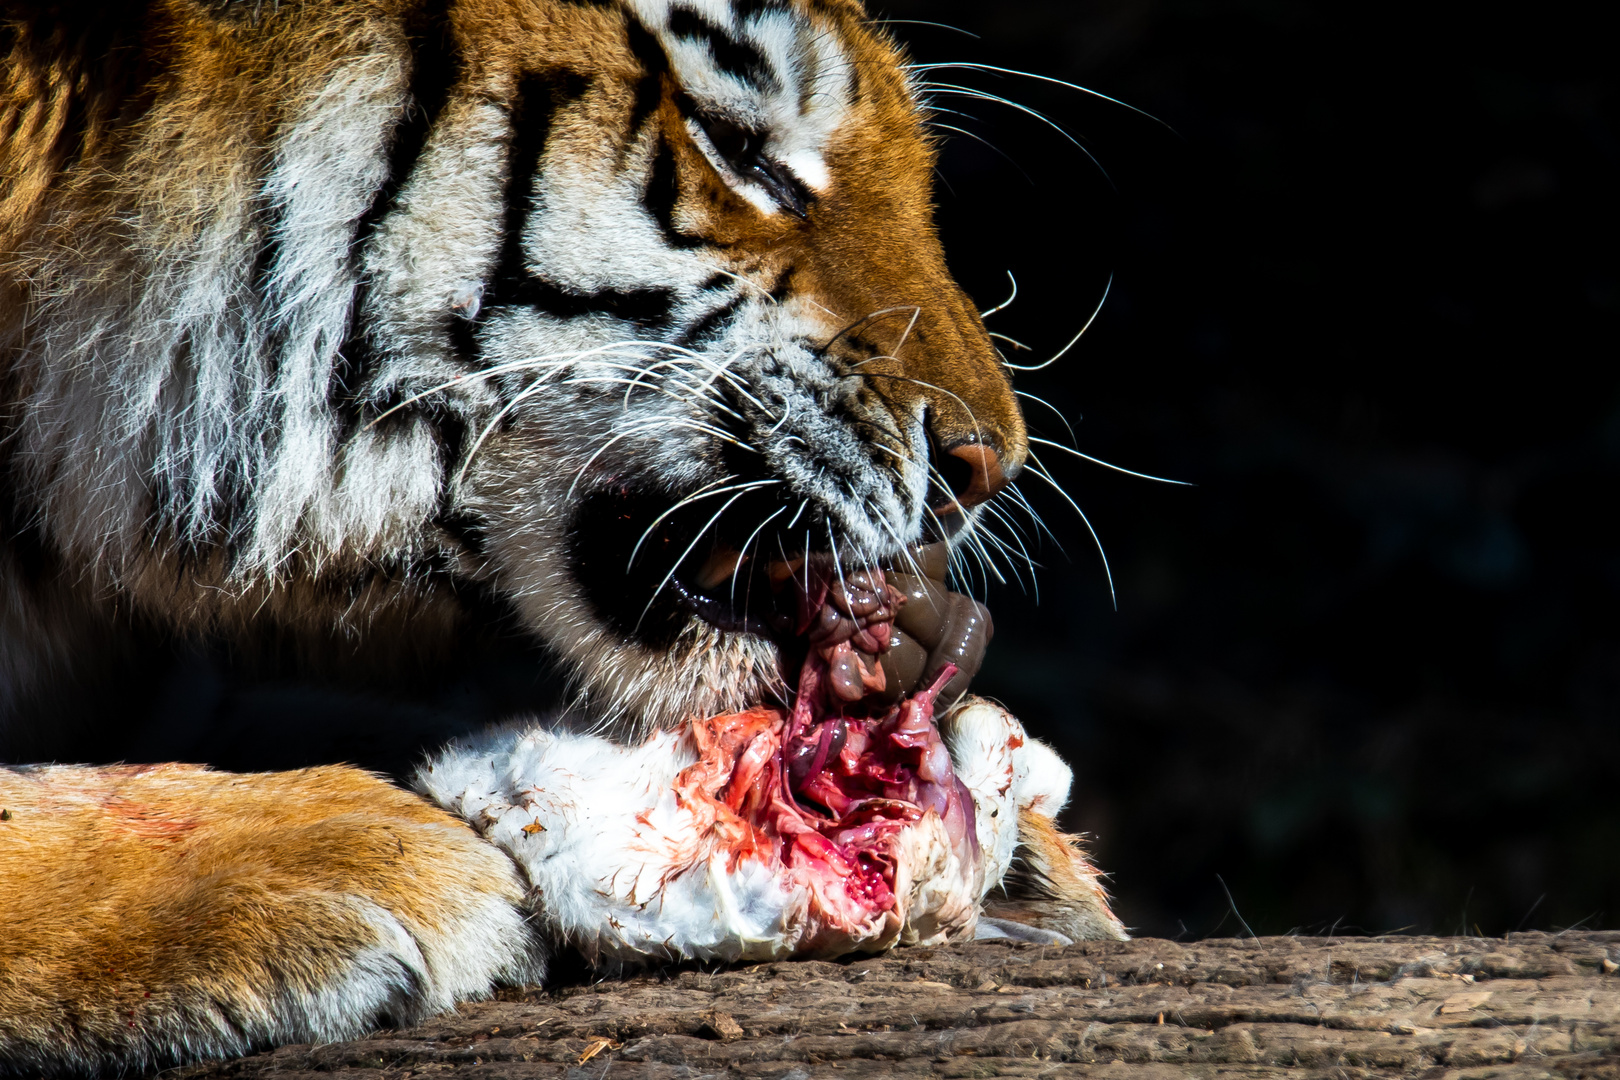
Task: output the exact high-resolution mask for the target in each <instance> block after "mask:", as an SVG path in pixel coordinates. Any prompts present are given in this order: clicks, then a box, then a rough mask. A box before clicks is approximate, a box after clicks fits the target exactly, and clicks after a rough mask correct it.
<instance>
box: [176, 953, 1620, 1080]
mask: <svg viewBox="0 0 1620 1080" xmlns="http://www.w3.org/2000/svg"><path fill="white" fill-rule="evenodd" d="M1617 971H1620V932H1604V933H1590V932H1588V933H1581V932H1568V933H1563V934H1556V935H1555V934H1542V933H1528V934H1512V935H1509V936H1508V937H1507V938H1505V939H1504V938H1491V939H1482V938H1435V937H1385V938H1302V937H1272V938H1250V939H1245V940H1212V941H1202V942H1197V943H1192V944H1179V943H1176V942H1170V941H1159V940H1153V939H1143V940H1138V941H1130V942H1121V943H1113V942H1110V943H1098V942H1091V943H1083V944H1078V945H1072V946H1069V947H1067V948H1056V947H1052V946H1040V945H1029V944H1024V943H1008V942H999V941H987V942H975V943H971V944H962V945H951V946H945V947H939V948H914V949H896V950H895V951H893V952H891V953H889V954H887V955H885V956H880V957H873V958H867V959H856V960H849V961H844V962H839V963H823V962H816V961H801V962H786V963H773V964H760V965H756V966H752V967H738V968H731V969H723V970H717V971H706V970H691V969H682V970H673V971H666V972H660V973H652V974H643V975H638V976H634V977H631V978H624V979H614V980H608V981H602V982H595V983H583V984H580V985H574V986H563V987H552V988H550V989H548V990H528V991H521V992H516V991H515V992H508V993H506V994H504V995H503V996H502V997H501V998H500V999H498V1000H494V1001H485V1002H479V1003H475V1004H469V1005H463V1006H462V1007H461V1008H460V1009H458V1010H457V1011H456V1012H454V1013H451V1014H448V1015H445V1016H441V1017H439V1018H436V1019H434V1020H432V1021H430V1022H428V1023H425V1024H423V1025H421V1026H420V1027H416V1028H412V1029H410V1030H406V1031H382V1032H377V1033H376V1034H374V1035H372V1036H370V1037H369V1038H365V1039H360V1040H357V1041H355V1042H348V1043H339V1044H332V1045H325V1046H285V1047H282V1048H280V1049H278V1050H274V1051H270V1052H267V1053H264V1054H260V1055H257V1056H254V1057H249V1058H243V1059H240V1060H236V1061H230V1062H223V1063H219V1064H215V1065H211V1066H202V1067H195V1068H191V1069H186V1070H178V1071H175V1072H170V1073H168V1074H166V1076H168V1077H183V1078H184V1080H203V1078H205V1077H209V1078H224V1077H230V1078H239V1080H245V1078H250V1077H252V1078H257V1077H262V1078H265V1080H270V1078H277V1080H284V1078H292V1077H305V1076H308V1077H313V1076H315V1075H316V1074H320V1075H322V1076H323V1077H326V1078H328V1080H336V1078H337V1077H342V1078H347V1080H361V1078H366V1080H372V1078H376V1080H381V1078H383V1077H389V1078H403V1077H409V1076H423V1077H431V1076H439V1075H445V1074H451V1073H453V1074H454V1075H455V1076H456V1077H457V1078H463V1077H465V1078H486V1077H487V1078H490V1080H500V1078H508V1077H510V1078H518V1077H548V1078H549V1077H570V1078H573V1077H578V1078H589V1080H603V1078H604V1077H612V1078H613V1080H666V1078H668V1080H674V1078H693V1080H696V1078H698V1077H708V1076H713V1077H726V1078H737V1080H744V1078H753V1077H771V1078H777V1080H805V1078H809V1077H847V1078H854V1077H902V1078H909V1077H992V1076H1011V1077H1061V1076H1077V1077H1098V1078H1099V1080H1192V1078H1199V1080H1204V1078H1216V1077H1221V1078H1230V1080H1296V1078H1298V1080H1305V1078H1313V1080H1314V1078H1318V1077H1320V1078H1332V1080H1357V1078H1369V1080H1370V1078H1373V1077H1403V1078H1404V1077H1418V1076H1424V1077H1435V1078H1441V1077H1444V1078H1446V1080H1486V1078H1499V1080H1620V974H1617Z"/></svg>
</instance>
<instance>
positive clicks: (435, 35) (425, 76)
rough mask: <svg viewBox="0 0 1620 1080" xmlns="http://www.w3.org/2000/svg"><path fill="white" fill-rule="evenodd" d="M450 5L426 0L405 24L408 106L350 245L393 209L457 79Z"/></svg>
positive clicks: (362, 238)
mask: <svg viewBox="0 0 1620 1080" xmlns="http://www.w3.org/2000/svg"><path fill="white" fill-rule="evenodd" d="M452 2H453V0H430V2H429V3H428V4H426V5H425V6H424V7H422V8H421V9H420V10H418V11H417V12H415V13H414V14H413V15H412V16H411V17H410V18H409V19H408V21H407V22H406V23H405V27H404V29H405V33H406V35H407V37H408V38H409V40H410V47H411V82H410V104H409V105H408V106H407V107H406V112H405V116H404V117H402V118H401V120H400V122H399V124H398V125H397V126H396V127H395V128H394V133H393V142H392V145H391V146H390V147H389V151H388V179H387V181H386V182H384V183H383V185H382V186H381V187H380V188H378V189H377V192H376V194H375V195H374V196H373V197H372V200H371V205H370V206H369V207H367V208H366V212H365V213H364V214H363V215H361V218H360V224H359V228H358V229H357V231H356V233H355V246H356V247H357V248H359V247H361V246H363V245H364V244H365V242H366V241H367V240H369V239H370V238H371V235H372V234H373V233H374V232H376V231H377V226H378V225H379V224H381V222H382V219H383V217H384V216H386V215H387V213H388V212H389V211H390V210H391V209H393V206H394V200H395V199H396V198H397V197H398V195H399V189H400V188H401V187H403V186H404V184H405V181H406V180H408V179H410V176H411V173H412V172H414V171H415V170H416V163H417V161H418V160H419V159H420V158H421V156H422V149H423V147H425V146H426V145H427V139H428V136H429V135H430V134H432V132H433V129H434V128H435V127H437V126H438V123H439V116H440V114H441V113H443V112H444V107H445V105H446V104H447V103H448V102H449V100H450V91H451V89H452V88H454V86H455V85H456V83H457V82H458V81H459V80H460V79H461V74H462V70H463V66H464V65H463V61H462V57H461V50H460V49H458V48H457V47H456V43H455V37H454V35H453V34H452V33H451V29H450V5H451V3H452Z"/></svg>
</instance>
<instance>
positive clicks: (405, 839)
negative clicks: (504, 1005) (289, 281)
mask: <svg viewBox="0 0 1620 1080" xmlns="http://www.w3.org/2000/svg"><path fill="white" fill-rule="evenodd" d="M0 818H3V820H0V899H3V911H0V1073H4V1072H6V1071H7V1069H8V1067H9V1069H11V1070H14V1071H18V1072H22V1071H28V1072H32V1073H35V1074H38V1073H39V1072H44V1073H46V1074H51V1073H56V1072H119V1073H124V1072H142V1071H149V1070H151V1069H153V1068H158V1067H163V1066H166V1065H171V1064H177V1063H180V1062H183V1061H191V1060H197V1059H200V1058H208V1057H219V1056H229V1055H235V1054H241V1053H245V1052H247V1051H250V1050H253V1049H256V1048H260V1047H267V1046H271V1045H275V1044H280V1043H287V1042H310V1041H326V1040H335V1039H343V1038H353V1037H355V1036H358V1035H360V1034H363V1033H365V1032H366V1031H369V1030H371V1029H374V1028H376V1027H378V1026H397V1025H403V1024H408V1023H411V1022H413V1021H415V1020H418V1019H420V1018H422V1017H425V1016H427V1015H429V1014H431V1013H433V1012H436V1011H439V1010H443V1009H446V1008H449V1007H450V1006H451V1005H452V1004H453V1003H454V1002H455V1001H456V1000H458V999H463V998H468V997H477V996H480V995H484V994H487V993H488V992H489V991H490V989H491V987H492V986H493V985H494V984H495V983H496V982H508V981H512V982H516V981H530V980H538V979H539V978H540V977H541V975H542V974H543V957H542V955H541V952H540V949H539V947H538V944H537V942H536V941H535V939H534V938H533V937H532V935H531V933H530V931H529V929H528V927H527V925H526V923H525V921H524V916H523V914H522V910H521V907H520V905H521V903H522V900H523V894H524V885H523V883H522V881H521V880H520V879H519V877H518V874H517V871H516V870H515V869H514V867H513V866H512V863H511V862H510V860H508V859H507V858H506V856H505V855H503V854H501V853H500V852H499V851H497V850H495V849H494V848H493V847H491V846H489V845H488V844H485V843H484V842H483V841H481V840H480V839H478V837H477V836H476V835H475V834H474V833H473V831H472V830H471V829H470V828H469V827H468V826H467V825H465V824H464V823H462V822H460V821H457V820H455V819H454V818H452V817H451V816H450V815H448V814H446V813H444V812H443V811H441V810H438V809H436V808H435V807H432V806H430V805H428V804H427V803H426V802H424V801H423V800H422V799H420V798H418V797H417V796H415V795H412V794H410V793H408V792H405V791H402V790H400V789H398V788H395V787H393V786H392V785H390V784H388V783H386V782H384V781H383V780H381V779H379V778H377V777H375V776H373V775H371V774H369V773H365V772H362V771H360V770H358V769H353V768H349V767H345V766H334V767H324V768H316V769H304V770H299V771H296V772H287V773H262V774H250V775H235V774H230V773H217V772H211V771H209V770H207V769H204V768H201V767H197V766H189V765H160V766H117V767H108V768H87V767H73V766H34V767H23V768H0Z"/></svg>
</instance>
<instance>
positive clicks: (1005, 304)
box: [979, 270, 1018, 319]
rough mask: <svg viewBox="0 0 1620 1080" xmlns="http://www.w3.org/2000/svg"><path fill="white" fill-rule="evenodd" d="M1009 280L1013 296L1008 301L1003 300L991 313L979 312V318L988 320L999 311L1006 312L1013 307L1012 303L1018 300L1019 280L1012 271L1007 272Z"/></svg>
mask: <svg viewBox="0 0 1620 1080" xmlns="http://www.w3.org/2000/svg"><path fill="white" fill-rule="evenodd" d="M1007 280H1008V281H1010V282H1012V295H1011V296H1009V297H1007V299H1005V300H1003V301H1002V302H1001V303H999V304H997V305H996V306H995V307H993V308H991V309H990V310H989V311H981V312H979V318H981V319H988V318H989V317H990V316H992V315H994V314H996V313H997V312H998V311H1006V310H1007V309H1008V308H1010V307H1012V302H1013V301H1014V300H1016V299H1018V279H1017V278H1015V277H1013V272H1012V271H1011V270H1008V271H1007Z"/></svg>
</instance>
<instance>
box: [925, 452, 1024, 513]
mask: <svg viewBox="0 0 1620 1080" xmlns="http://www.w3.org/2000/svg"><path fill="white" fill-rule="evenodd" d="M945 453H946V456H947V457H948V458H952V459H955V460H954V461H942V462H941V463H940V464H941V470H940V471H941V472H942V473H943V474H944V475H945V479H946V482H947V483H948V484H949V485H950V490H951V496H952V498H951V501H950V502H949V503H947V504H946V505H945V506H942V507H940V508H939V509H937V510H935V511H934V512H935V513H936V514H941V515H943V514H951V513H955V512H956V511H957V510H967V509H970V508H972V507H975V506H978V505H979V504H980V503H985V502H989V501H990V500H991V499H993V498H995V497H996V494H997V493H998V492H999V491H1001V489H1002V488H1004V487H1006V486H1007V483H1008V481H1009V480H1010V479H1011V478H1010V477H1008V476H1007V475H1006V474H1005V473H1004V472H1003V471H1002V468H1001V456H1000V455H999V454H997V453H996V451H995V447H993V446H990V445H988V444H987V443H982V442H970V443H964V444H963V445H961V446H957V447H953V448H952V449H950V450H947V451H945Z"/></svg>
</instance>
